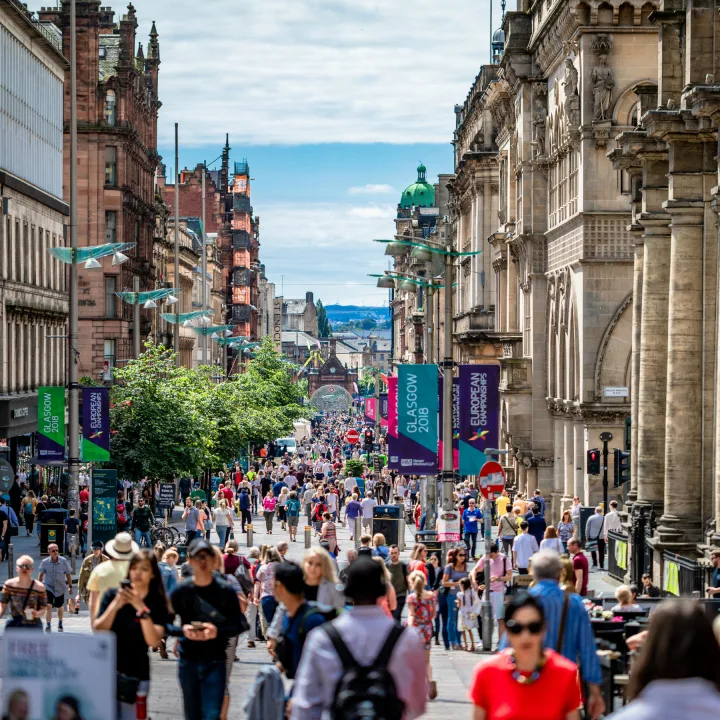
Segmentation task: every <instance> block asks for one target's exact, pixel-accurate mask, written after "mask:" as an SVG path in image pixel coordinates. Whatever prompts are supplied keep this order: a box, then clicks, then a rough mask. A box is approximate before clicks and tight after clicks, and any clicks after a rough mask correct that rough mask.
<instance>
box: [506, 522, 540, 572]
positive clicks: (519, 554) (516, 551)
mask: <svg viewBox="0 0 720 720" xmlns="http://www.w3.org/2000/svg"><path fill="white" fill-rule="evenodd" d="M529 527H530V526H529V525H528V524H527V522H525V520H523V521H522V522H521V523H520V529H521V530H522V535H518V536H517V537H516V538H515V540H513V546H512V554H513V567H514V568H515V569H516V570H517V571H518V572H519V573H520V575H527V574H528V567H530V558H531V557H532V556H533V555H534V554H535V553H536V552H537V551H538V549H539V548H538V544H537V540H536V539H535V538H534V537H533V536H532V535H530V533H529V532H528V529H529Z"/></svg>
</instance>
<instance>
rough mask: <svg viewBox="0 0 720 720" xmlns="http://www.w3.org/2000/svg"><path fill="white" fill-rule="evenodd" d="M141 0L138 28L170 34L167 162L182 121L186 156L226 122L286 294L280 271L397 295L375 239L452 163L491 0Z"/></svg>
mask: <svg viewBox="0 0 720 720" xmlns="http://www.w3.org/2000/svg"><path fill="white" fill-rule="evenodd" d="M493 2H494V4H495V5H494V24H495V25H497V24H498V20H499V17H500V0H493ZM107 4H110V2H109V1H108V3H107ZM134 4H135V6H136V10H137V14H138V21H139V25H140V26H139V28H138V34H139V36H140V39H141V40H142V41H144V40H145V39H146V37H147V33H148V31H149V28H150V24H151V22H152V20H155V21H156V22H157V28H158V32H159V34H160V43H161V46H160V47H161V60H162V65H161V68H160V99H161V100H162V102H163V108H162V110H161V115H160V127H159V137H160V141H159V144H160V151H161V153H162V155H163V156H164V158H165V161H166V162H167V163H168V166H170V165H172V163H173V149H172V142H173V123H175V122H176V121H177V122H179V123H180V140H181V154H180V164H181V165H188V166H190V165H191V164H193V163H194V162H196V161H198V160H207V161H211V160H212V159H213V158H215V157H216V156H217V155H219V154H220V151H221V147H222V144H223V141H224V138H225V133H226V132H228V133H229V134H230V144H231V147H232V156H231V157H232V159H233V160H239V159H241V158H243V157H247V158H248V161H249V163H250V169H251V174H252V177H253V178H255V181H254V182H253V185H252V192H253V206H254V208H255V212H256V213H257V214H258V215H259V216H260V218H261V243H262V248H261V258H262V260H263V262H265V264H266V266H267V272H268V275H269V276H270V279H271V280H273V281H274V282H276V283H277V285H278V293H279V292H280V285H281V282H282V280H281V276H282V275H284V284H285V295H286V296H288V297H291V296H297V295H301V294H304V292H305V290H312V291H313V292H314V293H315V295H316V297H320V298H322V299H323V301H324V302H326V303H331V302H336V301H340V302H342V303H346V304H347V303H357V304H363V303H365V304H379V303H382V302H383V301H385V300H386V298H387V294H386V291H381V290H377V289H376V288H375V287H374V283H373V282H372V280H371V279H370V278H367V276H366V273H368V272H380V271H381V270H382V269H383V268H384V267H387V265H386V260H387V258H385V257H384V256H383V249H382V246H380V245H378V244H377V243H373V242H372V238H375V237H388V236H390V235H391V234H392V232H393V229H394V226H393V222H392V220H393V216H394V212H395V208H396V206H397V202H398V199H399V194H400V192H401V191H402V189H403V188H404V187H405V186H406V185H408V184H409V183H411V182H413V181H414V179H415V168H416V166H417V164H418V161H419V160H422V161H423V162H424V163H425V165H426V166H427V168H428V177H429V178H431V179H432V178H434V179H436V178H437V174H438V173H440V172H452V169H453V167H452V147H451V145H450V141H451V140H452V132H453V128H454V123H455V115H454V113H453V106H454V105H455V103H462V102H463V100H464V99H465V97H466V95H467V92H468V90H469V88H470V85H471V84H472V82H473V80H474V78H475V75H476V74H477V72H478V70H479V67H480V65H481V64H482V63H484V62H487V61H488V55H489V50H488V48H489V36H490V26H489V12H490V10H489V8H490V0H447V1H446V2H438V1H437V0H413V2H406V1H403V0H202V2H198V0H172V1H171V0H134ZM515 4H516V3H515V2H514V0H510V2H509V3H508V6H509V7H508V9H513V10H514V9H515ZM114 7H115V8H116V10H120V8H121V6H120V5H117V4H115V5H114ZM144 44H145V43H144ZM168 169H170V167H168Z"/></svg>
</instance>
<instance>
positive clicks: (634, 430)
mask: <svg viewBox="0 0 720 720" xmlns="http://www.w3.org/2000/svg"><path fill="white" fill-rule="evenodd" d="M632 234H633V239H634V241H635V244H634V245H633V252H634V264H633V314H632V352H631V355H630V364H631V367H630V384H631V386H632V387H631V388H630V419H631V423H632V425H631V426H630V492H628V497H627V500H628V503H633V502H635V500H637V494H638V493H637V483H638V477H637V467H638V414H639V412H640V403H639V399H640V345H641V337H642V333H641V328H642V304H643V297H642V287H643V260H644V253H645V250H644V243H643V238H642V235H641V234H639V233H637V232H635V231H633V233H632Z"/></svg>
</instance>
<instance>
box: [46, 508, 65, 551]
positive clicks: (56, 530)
mask: <svg viewBox="0 0 720 720" xmlns="http://www.w3.org/2000/svg"><path fill="white" fill-rule="evenodd" d="M66 515H67V510H63V509H61V508H58V509H53V510H45V512H43V514H42V518H41V524H40V554H41V555H48V545H52V544H53V543H54V544H55V545H57V546H58V548H60V553H61V554H62V553H63V552H64V550H65V517H66Z"/></svg>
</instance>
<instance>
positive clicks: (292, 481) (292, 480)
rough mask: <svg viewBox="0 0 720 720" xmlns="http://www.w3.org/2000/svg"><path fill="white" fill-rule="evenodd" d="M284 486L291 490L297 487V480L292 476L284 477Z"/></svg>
mask: <svg viewBox="0 0 720 720" xmlns="http://www.w3.org/2000/svg"><path fill="white" fill-rule="evenodd" d="M285 484H286V485H287V486H288V488H290V490H292V489H293V488H294V487H295V486H296V485H297V478H296V477H295V476H294V475H286V476H285Z"/></svg>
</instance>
